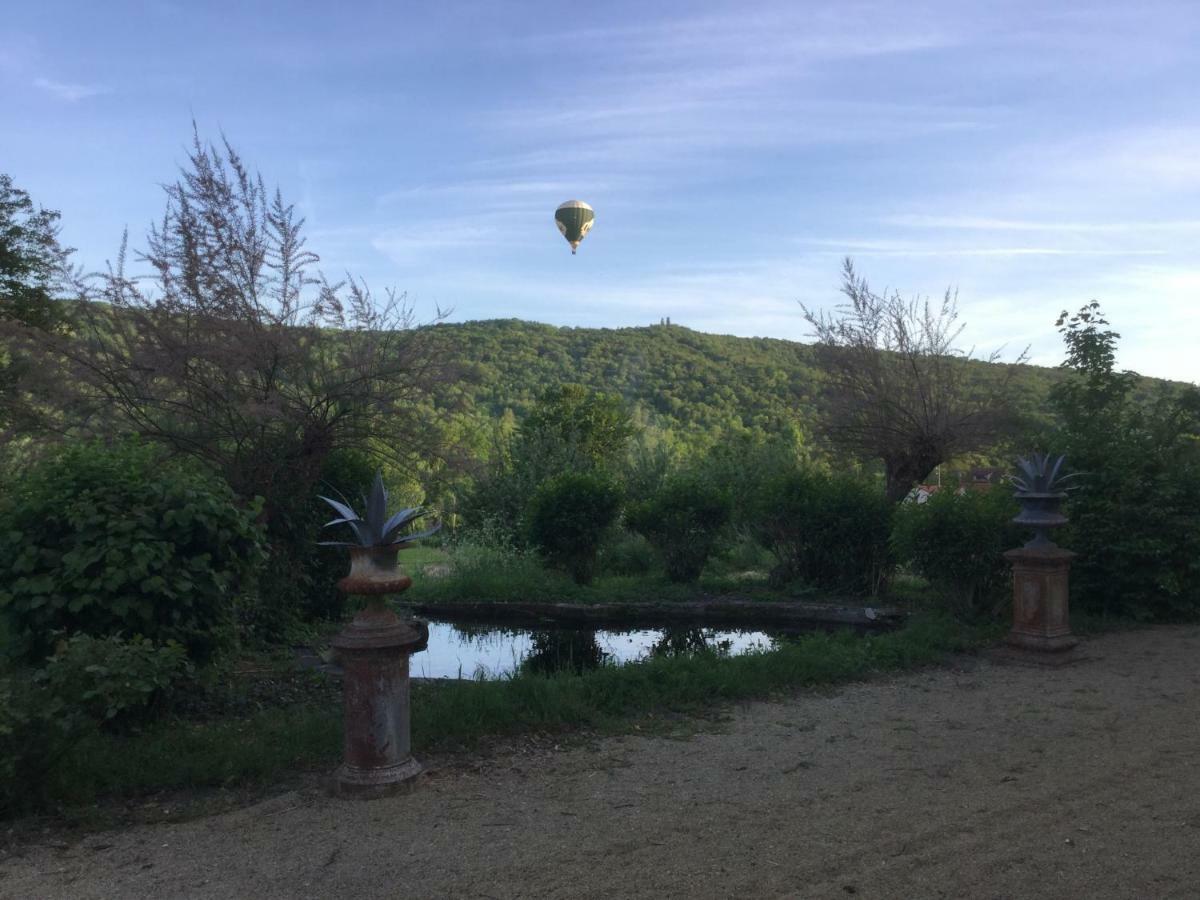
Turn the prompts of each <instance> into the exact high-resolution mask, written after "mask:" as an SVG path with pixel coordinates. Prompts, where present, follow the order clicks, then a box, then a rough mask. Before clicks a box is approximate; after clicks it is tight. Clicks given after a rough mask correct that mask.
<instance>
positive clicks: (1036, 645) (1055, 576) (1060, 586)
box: [1004, 544, 1079, 665]
mask: <svg viewBox="0 0 1200 900" xmlns="http://www.w3.org/2000/svg"><path fill="white" fill-rule="evenodd" d="M1004 556H1005V557H1006V558H1007V559H1008V561H1009V562H1010V563H1012V572H1013V626H1012V631H1010V632H1009V633H1008V637H1007V638H1006V641H1007V643H1008V645H1009V647H1010V648H1012V649H1013V650H1014V651H1020V652H1021V653H1025V654H1029V655H1031V656H1037V655H1042V656H1044V657H1045V663H1046V664H1048V665H1061V664H1062V662H1065V661H1066V659H1065V658H1062V659H1059V657H1063V654H1066V653H1069V652H1070V651H1071V649H1072V648H1073V647H1075V645H1076V644H1078V643H1079V640H1078V639H1077V638H1076V637H1075V636H1074V635H1073V634H1071V620H1070V611H1069V609H1068V603H1067V598H1068V595H1069V592H1068V575H1069V573H1070V571H1071V560H1073V559H1074V558H1075V554H1074V553H1072V552H1071V551H1070V550H1064V549H1063V548H1062V547H1057V546H1055V545H1054V544H1046V545H1043V546H1040V547H1038V546H1031V547H1021V548H1020V549H1018V550H1009V551H1008V552H1007V553H1005V554H1004Z"/></svg>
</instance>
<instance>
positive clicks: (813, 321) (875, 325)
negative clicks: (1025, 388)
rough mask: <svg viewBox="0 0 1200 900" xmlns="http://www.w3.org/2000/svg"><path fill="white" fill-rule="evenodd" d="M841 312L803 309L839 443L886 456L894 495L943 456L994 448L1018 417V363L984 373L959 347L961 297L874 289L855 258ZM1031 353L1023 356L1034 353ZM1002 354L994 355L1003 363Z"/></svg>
mask: <svg viewBox="0 0 1200 900" xmlns="http://www.w3.org/2000/svg"><path fill="white" fill-rule="evenodd" d="M842 279H843V280H842V293H843V294H844V295H845V296H846V302H845V303H843V304H841V305H839V306H838V307H837V310H836V313H834V314H830V313H826V312H819V311H814V310H811V309H809V308H808V307H806V306H803V305H802V307H803V309H804V317H805V319H806V320H807V321H808V323H809V324H810V325H811V326H812V328H813V333H814V336H815V337H816V340H817V343H816V354H817V360H818V362H819V363H820V365H821V368H822V370H823V372H824V373H825V375H826V377H827V379H828V383H827V384H826V385H825V389H824V391H823V395H822V397H821V399H820V402H819V409H820V415H821V419H822V425H823V428H824V431H825V434H826V436H827V437H828V439H829V441H830V442H831V443H832V444H833V446H834V447H835V448H837V449H838V450H840V451H843V452H846V453H850V454H853V455H854V456H856V457H859V458H862V459H876V460H879V461H881V462H882V463H883V468H884V474H885V477H886V491H887V496H888V498H889V499H891V500H892V501H895V502H898V501H900V500H903V499H904V498H905V497H906V496H907V495H908V493H909V491H911V490H912V488H913V486H914V485H917V484H919V483H920V482H921V481H923V480H924V479H925V478H927V477H928V476H929V474H930V473H931V472H932V471H933V470H934V469H935V468H936V467H937V466H938V465H940V464H941V463H943V462H946V461H947V460H950V459H953V458H954V457H956V456H959V455H961V454H963V453H968V452H971V451H973V450H978V449H980V448H982V447H985V446H987V445H988V444H989V443H990V442H991V441H994V440H995V439H996V438H997V437H998V436H999V435H1000V434H1002V433H1003V431H1004V430H1005V428H1006V426H1007V424H1008V423H1009V421H1010V404H1009V402H1008V393H1009V386H1010V382H1011V380H1012V377H1013V373H1014V368H1013V367H1012V366H1003V367H997V369H996V370H994V371H989V372H987V373H986V376H984V377H981V376H980V373H979V372H978V370H974V371H973V369H974V367H972V366H969V365H968V362H969V361H970V360H971V359H972V357H973V353H972V352H971V351H962V350H959V349H957V348H956V346H955V344H956V342H957V340H958V338H959V337H960V336H961V335H962V331H963V328H964V326H963V325H960V324H958V295H957V292H955V291H952V290H950V289H947V290H946V293H945V295H943V297H942V300H941V302H940V303H931V302H930V301H929V300H928V299H922V298H914V299H911V300H905V299H904V298H902V297H901V296H900V294H899V293H897V292H890V293H889V292H886V291H885V292H884V293H882V294H879V293H875V292H874V291H872V290H871V288H870V286H869V285H868V284H867V281H866V279H865V278H862V277H860V276H859V275H858V273H857V271H855V268H854V263H853V262H852V261H851V260H850V259H849V258H847V259H846V260H845V263H844V264H843V269H842ZM1025 358H1026V357H1025V354H1024V353H1022V354H1021V355H1020V356H1019V357H1018V359H1017V360H1016V361H1015V362H1017V363H1020V362H1023V361H1024V360H1025ZM999 359H1000V355H999V351H997V352H996V353H992V354H991V355H989V356H988V357H986V359H985V360H984V361H985V362H989V363H995V362H998V361H999Z"/></svg>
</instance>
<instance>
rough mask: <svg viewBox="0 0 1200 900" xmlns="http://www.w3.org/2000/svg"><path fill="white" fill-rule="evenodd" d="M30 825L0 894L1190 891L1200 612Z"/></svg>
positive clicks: (1140, 894)
mask: <svg viewBox="0 0 1200 900" xmlns="http://www.w3.org/2000/svg"><path fill="white" fill-rule="evenodd" d="M1087 650H1088V653H1089V655H1090V659H1089V660H1087V661H1084V662H1081V663H1079V664H1077V665H1074V666H1071V667H1067V668H1064V669H1057V670H1046V669H1040V668H1028V667H1021V666H1014V665H1004V664H998V663H995V662H989V661H987V660H974V659H971V660H965V661H963V663H962V664H961V665H960V666H958V667H955V668H952V669H946V670H938V671H928V672H921V673H917V674H912V675H907V676H901V677H896V678H891V679H888V680H882V681H874V682H871V683H868V684H861V685H853V686H849V687H845V688H841V689H838V690H836V691H829V692H806V693H802V694H800V695H798V696H796V697H794V698H793V699H790V700H788V701H787V702H779V703H755V704H751V705H747V706H745V707H740V708H738V709H736V710H734V711H733V712H732V715H731V717H730V719H729V720H728V721H727V722H726V723H725V724H724V725H723V726H722V727H721V729H720V730H718V731H716V732H702V733H698V734H692V735H691V736H690V737H688V738H687V739H682V740H680V739H670V738H664V737H636V736H634V737H622V738H611V739H605V740H602V741H598V742H597V743H596V745H595V746H593V747H589V748H584V747H576V748H573V749H569V750H564V751H562V752H558V753H553V752H551V753H546V754H540V755H522V754H519V753H510V754H505V755H501V756H493V757H491V758H489V759H486V760H482V761H481V764H480V765H478V766H463V765H456V766H450V767H443V768H442V769H440V770H439V771H435V772H432V773H431V774H430V775H428V776H427V777H426V778H425V780H424V781H423V783H422V784H421V785H420V787H419V788H418V789H417V790H416V792H414V793H412V794H410V795H406V796H401V797H396V798H391V799H388V800H382V801H376V802H371V803H362V802H345V801H338V800H334V799H331V798H328V797H325V796H323V795H322V794H320V793H318V792H316V791H312V792H301V793H290V794H285V795H283V796H279V797H276V798H273V799H271V800H269V801H267V802H264V803H260V804H258V805H256V806H253V807H250V808H246V809H241V810H238V811H236V812H232V813H227V814H223V815H218V816H213V817H210V818H206V819H200V820H196V821H192V822H188V823H183V824H175V825H156V826H147V827H140V828H135V829H131V830H127V831H121V832H109V833H104V834H93V835H89V836H87V837H86V838H84V839H83V840H82V841H79V842H77V843H75V844H73V845H70V846H67V845H60V846H58V847H54V846H32V847H31V846H26V847H23V848H21V849H19V850H17V851H16V855H8V856H6V857H4V859H3V862H0V896H4V897H14V898H17V897H19V898H26V897H28V898H50V897H81V898H83V897H105V898H109V897H221V898H228V897H245V898H273V897H289V898H291V897H296V898H306V897H314V898H331V897H354V898H372V897H463V898H487V897H493V898H500V897H641V896H646V897H733V896H737V897H776V896H784V897H841V898H845V897H847V896H851V895H853V896H856V897H887V898H893V897H895V898H919V897H955V898H957V897H1012V898H1027V897H1055V898H1071V897H1088V898H1097V897H1130V898H1146V897H1189V898H1192V897H1198V896H1200V690H1198V687H1200V629H1196V628H1160V629H1152V630H1147V631H1139V632H1132V633H1123V634H1118V635H1113V636H1107V637H1102V638H1097V639H1094V640H1092V641H1090V642H1088V645H1087Z"/></svg>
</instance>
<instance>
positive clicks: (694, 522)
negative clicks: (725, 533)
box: [626, 473, 730, 582]
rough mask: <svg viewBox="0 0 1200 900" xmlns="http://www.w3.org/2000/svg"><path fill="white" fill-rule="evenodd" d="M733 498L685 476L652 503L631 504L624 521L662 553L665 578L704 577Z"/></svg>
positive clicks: (692, 475)
mask: <svg viewBox="0 0 1200 900" xmlns="http://www.w3.org/2000/svg"><path fill="white" fill-rule="evenodd" d="M729 506H730V502H729V495H728V494H727V493H726V492H725V491H724V490H722V489H721V488H719V487H717V486H715V485H714V484H712V483H711V482H709V481H708V480H707V479H705V478H704V477H703V476H701V475H699V474H696V473H681V474H679V475H676V476H674V477H671V478H669V479H667V481H666V482H665V483H664V484H663V485H662V487H661V488H659V490H658V491H657V492H656V493H655V494H654V495H653V496H652V497H650V498H648V499H646V500H643V501H641V502H640V503H636V504H633V505H632V506H631V507H630V508H629V510H627V512H626V522H627V523H628V525H629V527H630V528H632V529H633V530H634V531H636V532H638V533H640V534H642V535H645V537H646V539H647V540H649V541H650V543H651V544H653V545H654V547H655V549H657V550H658V552H659V553H660V554H662V558H663V562H664V563H665V564H666V569H667V577H668V578H670V579H671V580H672V581H679V582H692V581H695V580H696V579H697V578H699V577H700V573H701V571H703V569H704V564H705V563H706V562H708V557H709V555H710V554H711V553H712V551H713V547H714V545H715V544H716V542H717V538H718V536H719V535H720V534H721V531H722V529H723V528H724V527H725V525H726V524H727V523H728V521H729Z"/></svg>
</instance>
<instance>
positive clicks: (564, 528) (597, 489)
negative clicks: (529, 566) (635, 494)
mask: <svg viewBox="0 0 1200 900" xmlns="http://www.w3.org/2000/svg"><path fill="white" fill-rule="evenodd" d="M529 506H530V509H529V535H530V538H531V540H532V542H533V544H534V545H535V546H536V547H538V548H540V549H541V551H542V552H543V553H544V554H545V555H546V557H547V559H549V560H550V562H551V563H553V564H554V565H557V566H561V567H562V568H564V569H566V570H567V571H568V572H570V573H571V577H572V578H573V579H574V580H575V583H576V584H587V583H588V582H590V581H591V580H592V577H593V576H594V575H595V569H596V555H597V551H598V550H599V548H600V543H601V541H602V540H603V538H604V535H605V533H606V532H607V531H608V530H609V528H611V527H612V525H613V523H614V522H615V521H616V519H617V514H618V513H619V512H620V506H621V494H620V491H619V490H618V489H617V488H616V486H615V485H614V484H613V483H612V481H611V480H609V479H608V478H606V477H605V476H603V475H600V474H598V473H594V472H575V473H568V474H565V475H559V476H558V477H556V478H552V479H550V480H549V481H547V482H545V483H544V484H543V485H542V486H541V487H540V488H538V490H537V492H536V493H535V494H534V495H533V499H532V500H531V501H530V504H529Z"/></svg>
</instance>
